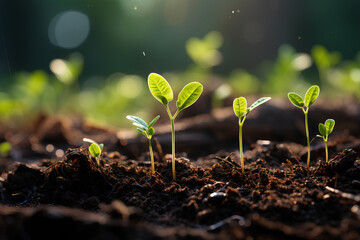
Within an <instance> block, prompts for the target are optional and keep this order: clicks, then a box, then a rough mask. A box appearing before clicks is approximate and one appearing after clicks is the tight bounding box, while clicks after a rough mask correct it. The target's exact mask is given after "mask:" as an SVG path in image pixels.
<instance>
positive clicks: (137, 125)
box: [133, 122, 147, 131]
mask: <svg viewBox="0 0 360 240" xmlns="http://www.w3.org/2000/svg"><path fill="white" fill-rule="evenodd" d="M133 125H134V126H136V127H138V128H141V129H143V130H145V131H146V130H147V128H145V127H144V126H143V125H140V124H138V123H136V122H134V123H133Z"/></svg>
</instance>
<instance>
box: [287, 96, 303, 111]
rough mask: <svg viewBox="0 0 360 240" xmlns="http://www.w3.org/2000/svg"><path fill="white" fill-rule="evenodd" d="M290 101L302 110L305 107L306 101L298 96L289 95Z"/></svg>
mask: <svg viewBox="0 0 360 240" xmlns="http://www.w3.org/2000/svg"><path fill="white" fill-rule="evenodd" d="M288 97H289V100H290V102H291V103H292V104H294V105H295V106H296V107H299V108H302V107H303V106H304V100H303V99H302V97H300V96H299V95H298V94H296V93H294V92H291V93H289V94H288Z"/></svg>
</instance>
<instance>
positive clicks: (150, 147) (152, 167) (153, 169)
mask: <svg viewBox="0 0 360 240" xmlns="http://www.w3.org/2000/svg"><path fill="white" fill-rule="evenodd" d="M148 139H149V152H150V159H151V174H152V175H154V174H155V162H154V154H153V150H152V146H151V137H149V138H148Z"/></svg>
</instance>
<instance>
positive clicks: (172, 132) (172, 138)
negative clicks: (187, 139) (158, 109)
mask: <svg viewBox="0 0 360 240" xmlns="http://www.w3.org/2000/svg"><path fill="white" fill-rule="evenodd" d="M171 150H172V172H173V180H175V179H176V172H175V124H174V119H173V118H171Z"/></svg>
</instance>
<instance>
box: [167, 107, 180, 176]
mask: <svg viewBox="0 0 360 240" xmlns="http://www.w3.org/2000/svg"><path fill="white" fill-rule="evenodd" d="M166 110H167V112H168V114H169V118H170V121H171V150H172V172H173V180H175V179H176V171H175V124H174V120H175V118H176V116H177V115H178V113H179V109H178V110H177V111H176V113H175V114H174V116H172V115H171V112H170V109H169V105H166Z"/></svg>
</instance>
